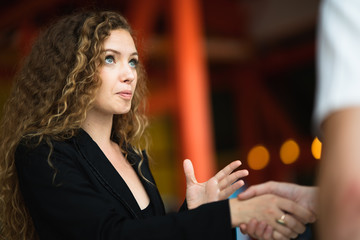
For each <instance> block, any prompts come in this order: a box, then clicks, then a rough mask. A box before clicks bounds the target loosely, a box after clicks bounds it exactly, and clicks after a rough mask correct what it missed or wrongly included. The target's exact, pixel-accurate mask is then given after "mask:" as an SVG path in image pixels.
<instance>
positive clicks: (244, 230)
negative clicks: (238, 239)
mask: <svg viewBox="0 0 360 240" xmlns="http://www.w3.org/2000/svg"><path fill="white" fill-rule="evenodd" d="M239 228H240V231H241V233H242V234H247V227H246V224H245V223H242V224H240V226H239Z"/></svg>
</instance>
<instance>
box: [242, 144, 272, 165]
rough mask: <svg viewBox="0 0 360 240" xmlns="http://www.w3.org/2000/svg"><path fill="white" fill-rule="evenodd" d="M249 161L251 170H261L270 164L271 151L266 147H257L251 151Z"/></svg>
mask: <svg viewBox="0 0 360 240" xmlns="http://www.w3.org/2000/svg"><path fill="white" fill-rule="evenodd" d="M247 161H248V165H249V167H250V168H251V169H253V170H261V169H263V168H265V167H266V166H267V165H268V164H269V161H270V154H269V151H268V150H267V149H266V148H265V147H264V146H262V145H257V146H255V147H253V148H252V149H251V150H250V151H249V153H248V157H247Z"/></svg>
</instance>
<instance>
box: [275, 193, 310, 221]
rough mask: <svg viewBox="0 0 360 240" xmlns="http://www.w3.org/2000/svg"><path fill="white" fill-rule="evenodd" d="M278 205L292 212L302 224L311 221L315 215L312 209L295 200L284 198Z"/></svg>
mask: <svg viewBox="0 0 360 240" xmlns="http://www.w3.org/2000/svg"><path fill="white" fill-rule="evenodd" d="M280 202H281V203H280ZM278 203H279V205H278V207H279V208H280V209H281V210H283V211H285V212H288V213H291V214H292V215H293V216H295V217H296V218H297V219H298V220H299V221H300V222H301V223H302V224H306V223H309V222H311V221H312V220H313V219H314V218H315V215H314V213H313V212H312V211H310V210H309V209H307V208H304V207H303V206H301V205H299V204H296V203H295V202H293V201H291V200H288V199H285V198H282V201H279V202H278Z"/></svg>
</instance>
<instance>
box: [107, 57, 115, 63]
mask: <svg viewBox="0 0 360 240" xmlns="http://www.w3.org/2000/svg"><path fill="white" fill-rule="evenodd" d="M105 63H107V64H113V63H115V58H114V57H113V56H111V55H109V56H106V57H105Z"/></svg>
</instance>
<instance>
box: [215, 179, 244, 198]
mask: <svg viewBox="0 0 360 240" xmlns="http://www.w3.org/2000/svg"><path fill="white" fill-rule="evenodd" d="M244 185H245V183H244V181H243V180H239V181H237V182H235V183H233V184H232V185H230V186H228V187H227V188H225V189H223V190H221V192H220V199H225V198H228V197H229V196H231V194H233V193H234V192H235V191H236V190H238V189H239V188H241V187H242V186H244Z"/></svg>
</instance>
